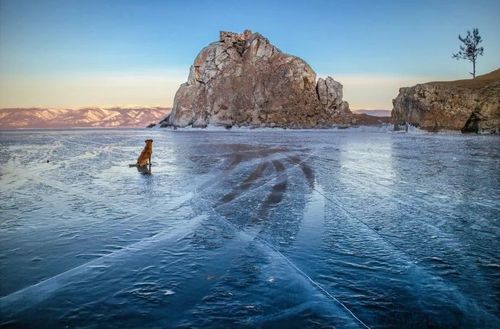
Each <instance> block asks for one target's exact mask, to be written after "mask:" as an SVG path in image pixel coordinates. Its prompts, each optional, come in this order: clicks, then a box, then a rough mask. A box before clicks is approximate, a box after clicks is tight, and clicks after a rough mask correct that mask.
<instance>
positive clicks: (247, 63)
mask: <svg viewBox="0 0 500 329" xmlns="http://www.w3.org/2000/svg"><path fill="white" fill-rule="evenodd" d="M351 119H352V115H351V112H350V111H349V104H348V103H347V102H344V101H343V100H342V85H341V84H340V83H338V82H337V81H335V80H333V79H332V78H331V77H328V78H326V79H321V78H320V79H318V81H317V82H316V74H315V73H314V71H313V70H312V68H311V67H310V66H309V65H308V64H307V63H306V62H304V61H303V60H302V59H300V58H298V57H295V56H291V55H287V54H285V53H283V52H281V51H280V50H279V49H278V48H276V47H275V46H273V45H272V44H271V43H269V41H268V40H267V39H266V38H264V37H263V36H262V35H260V34H258V33H252V32H251V31H249V30H246V31H245V32H243V33H242V34H237V33H232V32H220V39H219V41H217V42H214V43H211V44H210V45H208V46H207V47H205V48H204V49H202V51H201V52H200V53H199V54H198V56H197V57H196V59H195V61H194V63H193V65H192V66H191V70H190V73H189V78H188V81H187V82H186V83H184V84H182V85H181V87H180V88H179V90H178V91H177V93H176V95H175V99H174V106H173V109H172V112H171V114H170V115H169V116H168V117H167V118H165V119H164V120H163V121H162V122H161V123H162V126H175V127H185V126H189V125H192V126H193V127H206V126H207V125H208V124H213V125H224V126H232V125H238V126H255V127H290V128H310V127H327V126H332V125H334V124H348V123H350V122H351Z"/></svg>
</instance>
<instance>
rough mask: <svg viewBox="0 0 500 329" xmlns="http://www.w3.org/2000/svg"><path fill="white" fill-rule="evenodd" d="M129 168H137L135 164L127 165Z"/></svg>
mask: <svg viewBox="0 0 500 329" xmlns="http://www.w3.org/2000/svg"><path fill="white" fill-rule="evenodd" d="M128 167H129V168H132V167H137V163H134V164H129V165H128Z"/></svg>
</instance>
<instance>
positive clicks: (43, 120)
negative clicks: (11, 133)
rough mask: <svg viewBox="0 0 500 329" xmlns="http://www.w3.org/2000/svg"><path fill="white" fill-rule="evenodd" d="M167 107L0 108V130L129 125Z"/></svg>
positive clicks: (153, 118)
mask: <svg viewBox="0 0 500 329" xmlns="http://www.w3.org/2000/svg"><path fill="white" fill-rule="evenodd" d="M169 113H170V108H167V107H138V106H137V107H136V106H134V107H111V108H99V107H85V108H78V109H55V108H4V109H0V129H2V128H3V129H9V128H11V129H12V128H133V127H146V126H147V125H149V124H151V123H157V122H159V121H160V120H161V119H163V118H164V117H165V116H166V115H168V114H169Z"/></svg>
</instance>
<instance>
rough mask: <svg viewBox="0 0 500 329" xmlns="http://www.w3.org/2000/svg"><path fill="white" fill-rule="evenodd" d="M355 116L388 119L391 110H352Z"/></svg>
mask: <svg viewBox="0 0 500 329" xmlns="http://www.w3.org/2000/svg"><path fill="white" fill-rule="evenodd" d="M352 113H355V114H366V115H371V116H374V117H390V116H391V110H353V111H352Z"/></svg>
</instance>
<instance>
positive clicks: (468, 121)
mask: <svg viewBox="0 0 500 329" xmlns="http://www.w3.org/2000/svg"><path fill="white" fill-rule="evenodd" d="M393 106H394V107H393V110H392V120H393V122H394V124H395V129H398V128H401V126H403V125H405V124H411V125H414V126H417V127H419V128H422V129H425V130H429V131H439V130H459V131H462V132H477V133H497V134H498V133H499V132H500V69H498V70H496V71H493V72H491V73H489V74H485V75H482V76H479V77H476V78H475V79H469V80H458V81H446V82H429V83H424V84H418V85H416V86H413V87H408V88H401V89H399V95H398V96H397V97H396V98H395V99H394V100H393Z"/></svg>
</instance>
